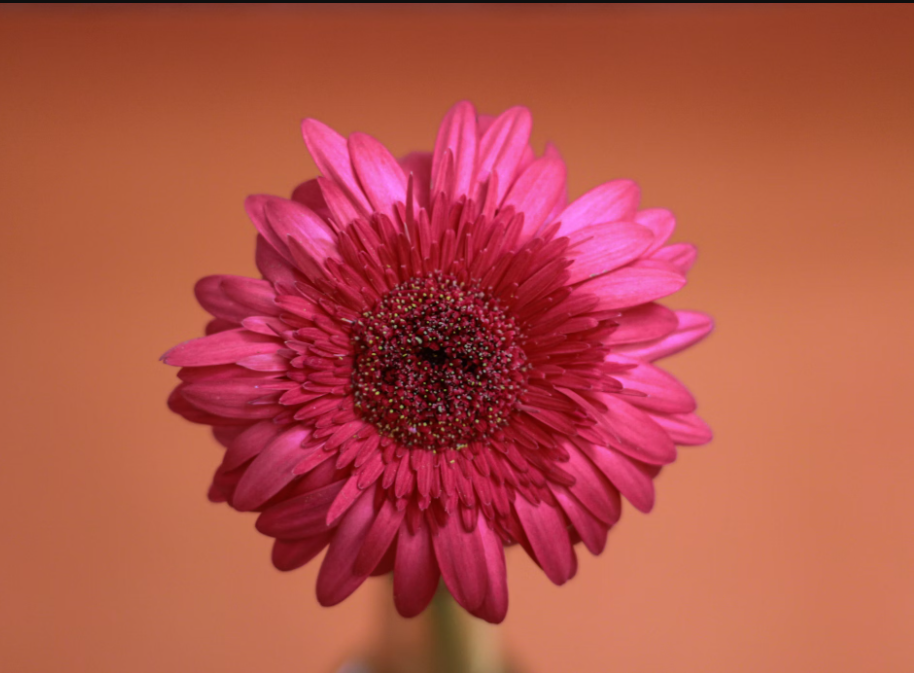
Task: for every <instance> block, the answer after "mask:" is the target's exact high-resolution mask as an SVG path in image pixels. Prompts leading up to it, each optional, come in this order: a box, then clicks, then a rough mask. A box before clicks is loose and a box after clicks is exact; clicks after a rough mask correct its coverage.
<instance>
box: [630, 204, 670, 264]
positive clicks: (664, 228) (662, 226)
mask: <svg viewBox="0 0 914 673" xmlns="http://www.w3.org/2000/svg"><path fill="white" fill-rule="evenodd" d="M635 222H637V223H638V224H640V225H641V226H643V227H647V228H648V229H650V230H651V233H652V234H653V235H654V237H653V238H654V240H653V241H652V242H651V245H650V247H648V249H647V250H645V251H644V254H645V256H647V255H650V254H651V253H652V252H654V251H655V250H659V249H660V246H662V245H663V244H664V243H666V241H667V239H668V238H669V237H670V236H671V235H672V234H673V230H674V229H675V228H676V218H675V217H673V213H671V212H670V211H668V210H664V209H663V208H648V209H647V210H640V211H638V214H637V215H635Z"/></svg>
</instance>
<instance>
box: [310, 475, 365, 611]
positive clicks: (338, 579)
mask: <svg viewBox="0 0 914 673" xmlns="http://www.w3.org/2000/svg"><path fill="white" fill-rule="evenodd" d="M376 488H377V487H376V486H371V487H369V488H367V489H365V490H364V491H363V492H362V495H361V496H359V499H358V500H357V501H356V502H355V504H354V505H353V506H352V507H351V508H350V509H349V511H348V512H346V514H345V516H343V518H342V520H341V521H340V524H339V527H338V528H337V529H336V533H335V534H334V536H333V540H332V541H331V542H330V548H329V549H328V550H327V555H326V556H325V557H324V562H323V563H321V569H320V572H319V573H318V575H317V600H318V602H319V603H320V604H321V605H323V606H324V607H329V606H331V605H336V604H337V603H339V602H341V601H343V600H344V599H346V598H348V597H349V595H350V594H352V592H353V591H355V590H356V589H358V588H359V587H360V586H361V584H362V582H364V581H365V579H366V578H367V577H368V574H369V573H358V572H356V570H355V567H354V566H355V561H356V559H357V558H358V555H359V550H360V549H361V548H362V543H363V542H364V541H365V536H366V535H368V531H369V530H370V529H371V524H372V522H373V521H374V519H375V508H374V497H375V490H376Z"/></svg>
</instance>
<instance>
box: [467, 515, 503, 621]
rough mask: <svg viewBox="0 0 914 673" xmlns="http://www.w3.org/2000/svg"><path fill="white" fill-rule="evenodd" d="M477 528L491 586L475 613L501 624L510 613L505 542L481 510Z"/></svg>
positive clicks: (481, 617)
mask: <svg viewBox="0 0 914 673" xmlns="http://www.w3.org/2000/svg"><path fill="white" fill-rule="evenodd" d="M476 530H477V531H479V536H480V538H481V539H482V546H483V549H484V550H485V558H486V570H487V571H488V584H489V588H488V590H487V591H486V597H485V600H483V602H482V605H481V606H480V607H479V609H478V610H477V611H476V612H474V613H473V614H475V615H476V616H477V617H479V618H480V619H484V620H486V621H487V622H489V623H490V624H501V623H502V622H503V621H504V619H505V615H507V614H508V570H507V568H506V566H505V548H504V544H502V541H501V538H500V537H498V535H497V534H496V533H495V531H493V530H492V529H491V528H489V525H488V524H487V523H486V519H485V517H484V516H483V514H482V512H481V511H480V512H479V518H478V519H477V521H476Z"/></svg>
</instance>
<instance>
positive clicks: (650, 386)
mask: <svg viewBox="0 0 914 673" xmlns="http://www.w3.org/2000/svg"><path fill="white" fill-rule="evenodd" d="M606 361H607V362H612V363H615V364H621V365H634V369H629V370H627V371H624V372H620V373H617V374H613V378H614V379H616V380H618V381H620V382H621V383H622V385H624V386H625V387H626V388H628V389H630V390H637V391H638V392H642V393H645V394H646V395H647V397H636V396H631V397H627V398H626V400H627V401H628V403H629V404H632V405H634V406H636V407H639V408H641V409H647V410H648V411H659V412H660V413H663V414H687V413H691V412H693V411H695V407H696V405H695V398H694V397H692V394H691V393H690V392H689V391H688V390H687V389H686V387H685V386H684V385H682V384H681V383H680V382H679V381H678V380H677V379H676V377H675V376H673V375H672V374H669V373H667V372H665V371H663V370H662V369H660V368H658V367H655V366H654V365H651V364H648V363H647V362H643V361H641V360H639V359H636V358H631V357H626V356H625V355H620V354H617V353H611V354H610V355H608V356H607V357H606Z"/></svg>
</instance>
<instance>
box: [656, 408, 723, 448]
mask: <svg viewBox="0 0 914 673" xmlns="http://www.w3.org/2000/svg"><path fill="white" fill-rule="evenodd" d="M651 418H653V419H654V422H655V423H657V425H659V426H660V427H661V428H663V429H664V430H666V431H667V433H669V435H670V437H671V438H672V439H673V441H674V442H676V443H677V444H682V445H684V446H699V445H701V444H707V443H708V442H710V441H711V440H712V439H713V437H714V435H713V433H712V432H711V428H709V427H708V424H707V423H705V422H704V421H703V420H701V419H700V418H699V417H698V416H697V415H696V414H651Z"/></svg>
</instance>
